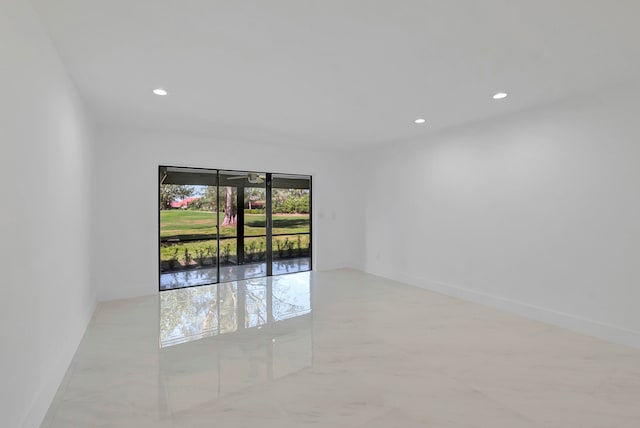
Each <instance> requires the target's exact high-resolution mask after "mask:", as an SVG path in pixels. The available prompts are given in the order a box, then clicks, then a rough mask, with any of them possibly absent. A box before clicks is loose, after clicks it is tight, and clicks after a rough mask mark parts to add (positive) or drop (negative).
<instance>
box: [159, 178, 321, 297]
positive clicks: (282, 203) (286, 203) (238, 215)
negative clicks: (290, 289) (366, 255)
mask: <svg viewBox="0 0 640 428" xmlns="http://www.w3.org/2000/svg"><path fill="white" fill-rule="evenodd" d="M159 180H160V181H159V183H160V184H159V205H160V207H159V208H160V209H159V258H160V260H159V265H160V290H168V289H174V288H183V287H191V286H197V285H206V284H214V283H219V282H228V281H236V280H241V279H249V278H256V277H262V276H270V275H279V274H284V273H293V272H301V271H307V270H311V177H310V176H303V175H291V174H271V173H261V172H250V171H229V170H213V169H201V168H184V167H168V166H161V167H160V168H159Z"/></svg>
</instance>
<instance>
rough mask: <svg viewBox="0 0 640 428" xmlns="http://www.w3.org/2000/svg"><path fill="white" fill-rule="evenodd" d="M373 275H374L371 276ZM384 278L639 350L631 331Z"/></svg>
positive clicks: (446, 287)
mask: <svg viewBox="0 0 640 428" xmlns="http://www.w3.org/2000/svg"><path fill="white" fill-rule="evenodd" d="M374 275H375V273H374ZM380 276H383V277H385V278H388V279H391V280H395V281H400V282H403V283H406V284H408V285H412V286H414V287H418V288H424V289H426V290H429V291H433V292H436V293H440V294H444V295H447V296H451V297H456V298H459V299H461V300H466V301H470V302H474V303H479V304H482V305H485V306H490V307H493V308H497V309H502V310H504V311H507V312H511V313H513V314H516V315H521V316H524V317H526V318H530V319H534V320H537V321H542V322H546V323H548V324H552V325H555V326H558V327H562V328H566V329H568V330H572V331H575V332H578V333H581V334H585V335H588V336H593V337H597V338H599V339H603V340H606V341H609V342H613V343H618V344H621V345H626V346H630V347H633V348H637V349H640V332H639V331H635V330H630V329H626V328H623V327H618V326H614V325H610V324H606V323H602V322H599V321H594V320H590V319H587V318H582V317H579V316H575V315H571V314H568V313H564V312H558V311H554V310H551V309H547V308H542V307H539V306H534V305H530V304H528V303H523V302H518V301H515V300H511V299H507V298H504V297H500V296H496V295H492V294H488V293H483V292H479V291H476V290H472V289H469V288H465V287H460V286H457V285H451V284H445V283H442V282H438V281H429V280H425V279H415V278H409V277H403V278H389V277H387V276H385V275H380Z"/></svg>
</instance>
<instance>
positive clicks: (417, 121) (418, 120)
mask: <svg viewBox="0 0 640 428" xmlns="http://www.w3.org/2000/svg"><path fill="white" fill-rule="evenodd" d="M414 122H415V123H417V124H421V123H425V122H426V120H424V119H423V118H419V119H416V120H414Z"/></svg>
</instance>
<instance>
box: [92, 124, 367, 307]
mask: <svg viewBox="0 0 640 428" xmlns="http://www.w3.org/2000/svg"><path fill="white" fill-rule="evenodd" d="M96 150H97V158H98V163H97V166H96V170H95V173H96V177H97V178H96V182H95V188H94V191H95V193H96V195H99V198H97V200H96V206H95V211H94V220H95V228H94V230H95V233H94V235H93V252H92V254H93V255H94V256H95V257H94V259H93V261H94V264H93V267H92V272H93V281H94V283H95V284H96V286H97V290H98V298H99V299H100V300H108V299H116V298H124V297H132V296H139V295H145V294H154V293H157V292H158V259H157V254H158V248H157V246H158V195H157V188H158V166H159V165H176V166H193V167H206V168H221V169H235V170H250V171H267V172H284V173H298V174H310V175H312V176H313V219H312V221H313V256H314V261H315V262H316V263H314V267H315V268H317V269H331V268H338V267H345V266H351V265H352V259H353V257H354V253H353V251H352V250H351V247H352V245H353V243H354V239H353V238H352V234H353V233H354V232H353V231H354V230H356V228H355V227H354V223H353V222H354V221H355V220H356V219H355V218H354V216H353V215H352V211H353V210H352V208H351V204H354V203H355V202H354V199H353V193H352V192H353V191H356V190H357V189H352V188H351V186H350V183H349V181H348V176H347V166H348V165H349V159H348V157H346V155H341V154H338V153H330V152H323V151H317V150H316V151H314V150H304V149H297V148H291V147H285V146H269V145H264V144H241V143H236V142H231V141H220V140H215V139H212V138H207V137H201V136H195V135H187V134H181V133H174V134H171V133H166V132H162V133H153V132H146V131H137V130H114V129H105V130H103V131H101V132H100V135H99V144H98V147H97V149H96Z"/></svg>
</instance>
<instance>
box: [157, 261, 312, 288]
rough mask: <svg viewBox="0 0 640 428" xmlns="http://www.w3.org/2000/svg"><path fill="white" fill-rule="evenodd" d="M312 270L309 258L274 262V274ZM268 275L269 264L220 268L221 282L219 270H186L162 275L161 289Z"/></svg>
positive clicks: (261, 263)
mask: <svg viewBox="0 0 640 428" xmlns="http://www.w3.org/2000/svg"><path fill="white" fill-rule="evenodd" d="M308 270H311V263H310V259H309V257H301V258H297V259H288V260H277V261H274V262H273V274H274V275H282V274H286V273H296V272H304V271H308ZM266 275H267V263H266V262H259V263H248V264H244V265H236V266H233V265H232V266H220V281H217V280H216V276H217V268H216V267H211V268H205V269H194V270H185V271H180V272H171V273H163V274H161V275H160V289H161V290H170V289H175V288H182V287H191V286H194V285H206V284H214V283H216V282H228V281H238V280H242V279H250V278H260V277H263V276H266Z"/></svg>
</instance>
